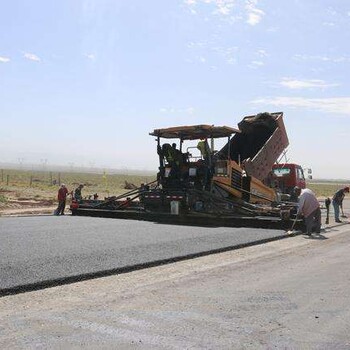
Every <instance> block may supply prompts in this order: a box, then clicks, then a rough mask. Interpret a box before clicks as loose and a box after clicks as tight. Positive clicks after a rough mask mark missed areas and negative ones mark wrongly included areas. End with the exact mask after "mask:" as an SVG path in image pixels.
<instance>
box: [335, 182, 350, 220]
mask: <svg viewBox="0 0 350 350" xmlns="http://www.w3.org/2000/svg"><path fill="white" fill-rule="evenodd" d="M345 193H349V187H344V188H342V189H340V190H339V191H337V192H335V194H334V196H333V199H332V204H333V208H334V218H335V222H341V220H340V219H339V211H340V210H339V209H340V208H341V209H342V211H343V199H344V197H345ZM343 215H344V213H343Z"/></svg>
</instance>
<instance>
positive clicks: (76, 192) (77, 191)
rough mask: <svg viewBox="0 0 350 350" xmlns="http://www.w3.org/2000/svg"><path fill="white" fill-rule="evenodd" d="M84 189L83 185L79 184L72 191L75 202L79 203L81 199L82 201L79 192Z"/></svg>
mask: <svg viewBox="0 0 350 350" xmlns="http://www.w3.org/2000/svg"><path fill="white" fill-rule="evenodd" d="M83 187H84V185H83V184H80V185H79V186H78V187H77V188H76V189H75V191H74V199H75V200H77V201H80V200H81V199H83V197H82V195H81V190H82V188H83Z"/></svg>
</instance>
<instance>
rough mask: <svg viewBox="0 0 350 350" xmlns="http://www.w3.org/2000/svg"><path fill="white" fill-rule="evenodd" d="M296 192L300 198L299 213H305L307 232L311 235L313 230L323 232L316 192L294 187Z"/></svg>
mask: <svg viewBox="0 0 350 350" xmlns="http://www.w3.org/2000/svg"><path fill="white" fill-rule="evenodd" d="M294 193H295V195H296V196H297V197H299V199H298V213H297V215H298V216H299V215H303V216H304V220H305V225H306V234H307V235H308V236H311V233H312V231H313V230H315V232H316V233H320V232H321V209H320V203H319V202H318V200H317V198H316V196H315V194H314V193H313V192H312V191H311V190H309V189H308V188H305V189H303V190H302V189H301V188H300V187H295V188H294Z"/></svg>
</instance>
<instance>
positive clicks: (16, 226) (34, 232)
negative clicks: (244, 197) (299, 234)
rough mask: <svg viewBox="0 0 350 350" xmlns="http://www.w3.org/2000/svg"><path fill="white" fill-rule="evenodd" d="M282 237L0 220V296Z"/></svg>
mask: <svg viewBox="0 0 350 350" xmlns="http://www.w3.org/2000/svg"><path fill="white" fill-rule="evenodd" d="M284 236H286V232H285V231H282V230H267V229H253V228H228V227H217V228H212V227H193V226H179V225H165V224H156V223H152V222H144V221H133V220H121V219H118V220H116V219H103V218H91V217H75V216H64V217H63V216H61V217H56V216H38V217H22V218H0V295H1V294H2V295H5V294H7V293H10V292H11V291H13V292H18V291H25V290H26V286H27V287H28V288H29V290H30V288H32V289H35V288H43V287H45V286H50V284H51V285H55V284H62V283H65V282H66V283H68V282H74V281H75V280H82V279H87V278H94V277H99V276H104V275H108V274H113V273H118V272H123V271H126V270H128V271H130V270H132V269H136V268H141V267H147V266H152V265H156V264H158V263H166V262H170V261H176V260H179V259H181V258H184V257H194V256H199V255H202V254H206V253H209V252H216V251H223V250H227V249H231V248H235V247H239V246H244V245H249V244H253V243H254V242H258V241H264V240H270V239H276V238H278V237H284ZM30 286H31V287H30ZM35 286H36V287H35Z"/></svg>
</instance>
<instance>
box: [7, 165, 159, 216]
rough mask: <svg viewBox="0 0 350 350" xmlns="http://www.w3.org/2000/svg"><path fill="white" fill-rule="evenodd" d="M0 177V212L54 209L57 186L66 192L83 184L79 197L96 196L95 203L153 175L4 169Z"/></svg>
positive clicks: (153, 177)
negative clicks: (34, 208)
mask: <svg viewBox="0 0 350 350" xmlns="http://www.w3.org/2000/svg"><path fill="white" fill-rule="evenodd" d="M1 174H2V176H1V177H0V212H1V210H4V209H9V208H13V209H19V208H28V207H40V206H44V207H50V206H55V205H56V198H57V191H58V189H59V184H60V183H61V184H62V183H64V184H65V185H66V186H67V188H68V190H69V191H73V190H74V189H75V188H76V187H78V185H79V184H84V188H83V191H82V194H83V197H88V196H93V194H95V193H97V194H98V196H99V199H103V198H105V197H109V196H114V195H118V194H122V193H124V192H126V191H127V190H126V189H125V182H127V183H129V184H133V185H136V186H140V184H141V183H148V182H150V181H153V180H155V178H156V175H153V176H152V175H122V174H101V173H99V174H97V173H75V172H60V173H58V172H49V171H24V170H13V169H9V170H8V169H4V170H3V171H2V173H1Z"/></svg>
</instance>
